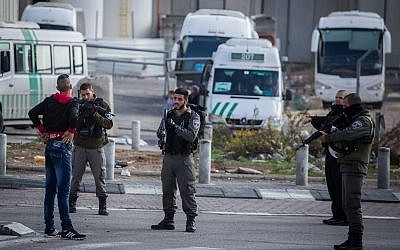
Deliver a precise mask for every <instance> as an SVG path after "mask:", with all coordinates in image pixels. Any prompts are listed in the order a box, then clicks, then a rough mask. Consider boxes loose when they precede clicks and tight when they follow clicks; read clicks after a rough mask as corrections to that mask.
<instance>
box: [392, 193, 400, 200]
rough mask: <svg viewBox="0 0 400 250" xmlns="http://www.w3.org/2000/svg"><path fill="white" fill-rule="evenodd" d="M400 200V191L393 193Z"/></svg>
mask: <svg viewBox="0 0 400 250" xmlns="http://www.w3.org/2000/svg"><path fill="white" fill-rule="evenodd" d="M392 194H393V195H394V196H396V198H397V199H398V200H400V193H392Z"/></svg>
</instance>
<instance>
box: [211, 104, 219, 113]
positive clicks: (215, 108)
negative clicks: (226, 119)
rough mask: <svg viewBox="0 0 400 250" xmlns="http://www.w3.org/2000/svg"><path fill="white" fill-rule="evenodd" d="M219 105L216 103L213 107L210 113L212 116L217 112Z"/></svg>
mask: <svg viewBox="0 0 400 250" xmlns="http://www.w3.org/2000/svg"><path fill="white" fill-rule="evenodd" d="M219 105H221V103H220V102H217V104H216V105H215V106H214V108H213V110H212V112H211V113H212V114H215V113H216V112H217V109H218V107H219Z"/></svg>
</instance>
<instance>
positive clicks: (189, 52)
mask: <svg viewBox="0 0 400 250" xmlns="http://www.w3.org/2000/svg"><path fill="white" fill-rule="evenodd" d="M230 38H258V35H257V32H256V31H255V30H254V22H253V21H252V20H251V19H250V18H249V17H247V16H245V15H244V14H243V13H241V12H239V11H233V10H218V9H200V10H198V11H196V12H194V13H189V14H187V16H186V17H185V20H184V22H183V25H182V29H181V33H180V37H179V40H178V41H177V42H176V43H175V44H174V46H173V48H172V52H171V58H172V59H173V58H182V59H187V60H184V61H177V63H176V67H175V73H176V76H177V85H178V86H190V85H192V84H199V83H200V82H199V81H200V75H201V72H202V71H203V68H204V65H205V63H206V60H202V59H201V58H211V56H212V53H213V52H215V51H216V50H217V47H218V46H219V45H220V44H222V43H225V42H226V41H227V40H228V39H230Z"/></svg>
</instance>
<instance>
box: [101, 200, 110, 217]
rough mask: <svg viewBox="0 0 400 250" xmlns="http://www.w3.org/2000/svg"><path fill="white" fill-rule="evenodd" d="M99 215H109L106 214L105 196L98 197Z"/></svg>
mask: <svg viewBox="0 0 400 250" xmlns="http://www.w3.org/2000/svg"><path fill="white" fill-rule="evenodd" d="M99 215H106V216H107V215H109V213H108V212H107V196H103V197H99Z"/></svg>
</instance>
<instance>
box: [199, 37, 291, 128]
mask: <svg viewBox="0 0 400 250" xmlns="http://www.w3.org/2000/svg"><path fill="white" fill-rule="evenodd" d="M207 67H208V66H207V65H206V70H207ZM204 75H206V73H203V78H205V80H206V78H207V77H204ZM209 75H210V76H209V78H208V81H207V80H206V82H207V83H205V84H207V85H208V86H207V90H208V91H207V92H208V96H206V98H205V104H206V105H205V106H206V107H207V109H208V111H209V113H210V114H209V119H210V121H211V122H213V123H215V122H223V123H225V124H226V125H228V126H229V127H230V128H232V129H239V128H246V127H248V128H256V129H257V128H262V127H266V126H267V125H268V124H270V125H271V126H272V127H274V128H277V129H280V128H281V127H282V125H283V113H284V100H283V98H284V95H283V93H284V91H283V80H282V68H281V62H280V58H279V52H278V49H277V48H276V47H274V46H272V44H271V42H270V41H268V40H266V39H239V38H232V39H230V40H228V41H227V42H226V43H224V44H221V45H220V46H218V49H217V51H216V52H215V53H214V55H213V65H212V68H211V70H210V73H209ZM200 102H203V103H200V104H202V105H204V99H203V100H201V101H200Z"/></svg>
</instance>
